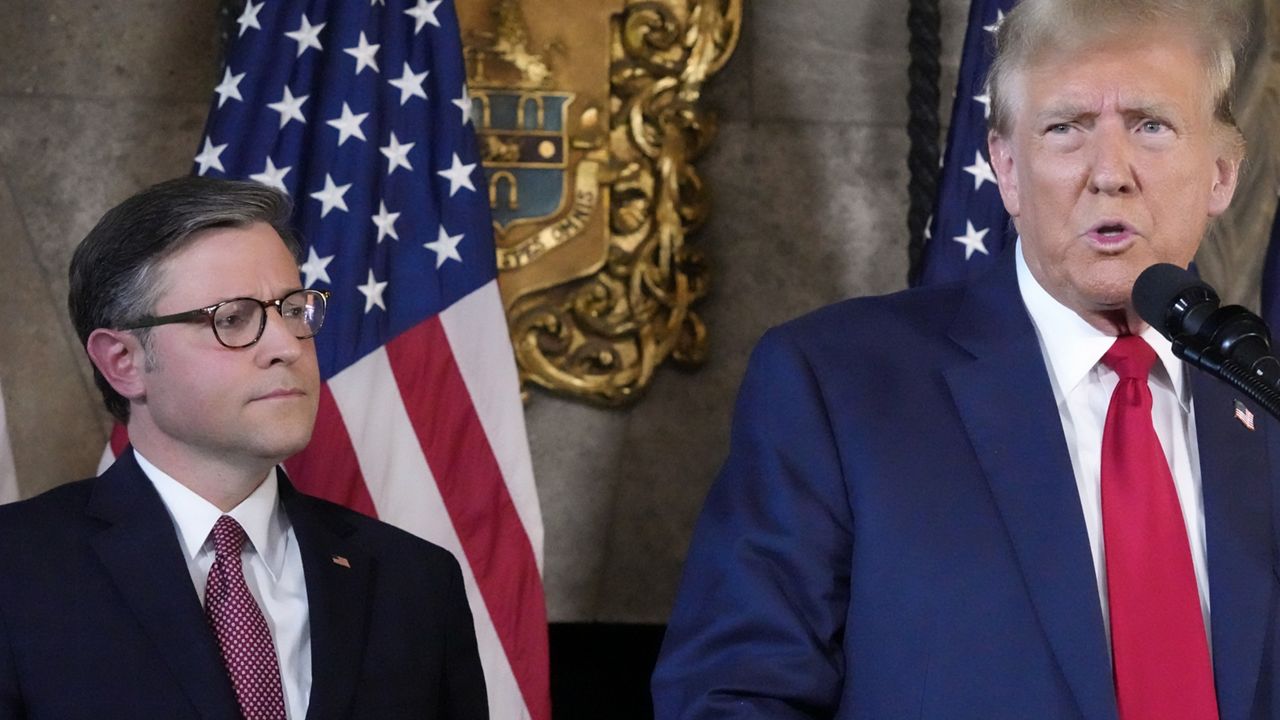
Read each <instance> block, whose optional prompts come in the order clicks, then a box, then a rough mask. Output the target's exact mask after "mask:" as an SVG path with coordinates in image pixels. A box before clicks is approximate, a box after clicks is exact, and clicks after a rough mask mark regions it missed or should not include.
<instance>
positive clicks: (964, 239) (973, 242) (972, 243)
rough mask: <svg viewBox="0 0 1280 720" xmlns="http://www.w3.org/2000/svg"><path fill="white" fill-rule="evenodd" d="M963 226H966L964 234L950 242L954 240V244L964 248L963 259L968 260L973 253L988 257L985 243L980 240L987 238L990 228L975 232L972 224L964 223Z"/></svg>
mask: <svg viewBox="0 0 1280 720" xmlns="http://www.w3.org/2000/svg"><path fill="white" fill-rule="evenodd" d="M965 224H966V225H967V226H968V229H967V230H966V231H965V234H964V235H957V236H956V237H954V238H952V240H955V241H956V242H958V243H960V244H961V245H963V246H964V259H965V260H968V259H969V258H970V257H972V256H973V253H974V252H980V253H982V254H983V255H988V254H989V253H988V252H987V246H986V244H985V243H983V242H982V238H984V237H986V236H987V232H988V231H989V230H990V228H982V229H981V230H975V229H974V228H973V223H972V222H966V223H965Z"/></svg>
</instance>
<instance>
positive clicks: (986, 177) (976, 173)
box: [964, 152, 996, 190]
mask: <svg viewBox="0 0 1280 720" xmlns="http://www.w3.org/2000/svg"><path fill="white" fill-rule="evenodd" d="M964 171H965V172H967V173H969V174H970V175H972V176H973V189H974V190H977V189H978V188H980V187H982V183H984V182H990V183H991V184H992V185H995V184H996V176H995V173H993V172H992V171H991V163H989V162H987V161H986V160H984V159H983V158H982V153H981V152H975V153H974V154H973V164H972V165H966V166H965V168H964Z"/></svg>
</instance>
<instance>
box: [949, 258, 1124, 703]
mask: <svg viewBox="0 0 1280 720" xmlns="http://www.w3.org/2000/svg"><path fill="white" fill-rule="evenodd" d="M951 337H952V338H953V339H954V340H955V341H956V342H957V343H959V344H960V345H961V346H962V347H964V348H965V349H967V350H968V351H969V352H970V353H971V354H972V355H973V356H974V359H973V360H972V361H971V362H968V363H961V364H959V365H956V366H955V367H952V368H950V369H949V370H948V371H946V372H945V376H946V380H947V383H948V385H949V386H950V389H951V392H952V395H953V397H954V399H955V402H956V406H957V409H958V411H959V413H960V417H961V420H962V421H963V423H964V426H965V429H966V430H967V432H968V434H969V438H970V441H971V442H972V443H973V447H974V450H975V452H976V453H977V457H978V461H979V463H980V464H981V466H982V469H983V471H984V473H985V474H986V477H987V481H988V483H989V485H990V488H991V493H992V496H993V497H994V499H995V502H996V505H997V507H998V508H999V511H1000V516H1001V518H1002V519H1003V521H1004V524H1005V527H1006V529H1007V530H1008V532H1009V536H1010V539H1011V541H1012V543H1013V547H1014V550H1015V554H1016V556H1017V559H1018V564H1019V566H1020V567H1021V569H1022V575H1023V579H1024V581H1025V582H1026V586H1027V591H1028V593H1029V594H1030V596H1031V600H1032V603H1033V605H1034V607H1035V609H1036V613H1037V615H1038V617H1039V619H1040V624H1041V627H1042V628H1043V629H1044V633H1045V636H1046V637H1047V638H1048V641H1049V645H1050V647H1051V648H1052V649H1053V653H1054V656H1055V657H1056V658H1057V661H1058V665H1059V667H1060V668H1061V670H1062V673H1063V676H1064V677H1065V678H1066V682H1067V685H1068V686H1069V687H1070V688H1071V692H1072V694H1073V695H1074V696H1075V699H1076V702H1077V703H1078V705H1079V706H1080V710H1081V713H1082V714H1083V716H1084V717H1088V718H1116V717H1117V711H1116V704H1115V691H1114V688H1113V685H1112V681H1111V665H1110V661H1109V656H1108V652H1107V645H1106V635H1105V633H1104V631H1103V625H1102V610H1101V607H1100V604H1099V601H1098V592H1097V576H1096V575H1095V573H1094V567H1093V559H1092V557H1091V555H1090V551H1089V538H1088V533H1087V531H1086V530H1085V525H1084V515H1083V513H1082V511H1081V508H1080V494H1079V491H1078V490H1077V488H1076V483H1075V479H1074V474H1073V472H1072V469H1071V460H1070V457H1069V455H1068V453H1067V446H1066V441H1065V439H1064V436H1063V434H1062V425H1061V423H1060V422H1059V419H1058V410H1057V406H1056V404H1055V402H1054V398H1053V389H1052V387H1051V386H1050V383H1049V376H1048V371H1047V370H1046V368H1045V365H1044V359H1043V356H1042V354H1041V351H1040V345H1039V342H1038V341H1037V339H1036V335H1035V329H1034V327H1033V326H1032V324H1031V320H1030V318H1029V317H1028V316H1027V314H1026V311H1025V310H1024V308H1023V305H1022V301H1021V297H1020V295H1019V293H1018V289H1017V276H1016V271H1015V266H1014V262H1013V253H1012V252H1007V253H1005V257H1003V258H1002V259H1001V262H1000V264H999V265H998V266H997V267H996V268H995V269H994V270H993V271H992V272H991V273H990V274H989V275H988V276H987V278H986V279H985V281H984V282H980V283H976V284H974V285H973V286H971V288H970V290H969V291H968V293H967V295H966V297H965V300H964V302H963V304H962V305H961V307H960V309H959V312H958V314H957V317H956V321H955V324H954V325H953V327H952V332H951Z"/></svg>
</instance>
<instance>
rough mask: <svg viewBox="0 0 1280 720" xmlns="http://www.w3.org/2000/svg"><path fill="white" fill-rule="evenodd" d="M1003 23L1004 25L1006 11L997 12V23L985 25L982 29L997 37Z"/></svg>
mask: <svg viewBox="0 0 1280 720" xmlns="http://www.w3.org/2000/svg"><path fill="white" fill-rule="evenodd" d="M1002 23H1004V11H1003V10H997V11H996V21H995V22H994V23H991V24H990V25H983V26H982V29H983V30H986V31H987V32H989V33H991V34H992V35H995V34H996V33H997V32H998V31H999V30H1000V25H1001V24H1002Z"/></svg>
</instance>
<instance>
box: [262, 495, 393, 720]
mask: <svg viewBox="0 0 1280 720" xmlns="http://www.w3.org/2000/svg"><path fill="white" fill-rule="evenodd" d="M280 500H281V502H282V503H284V508H285V512H286V513H288V515H289V522H290V524H292V525H293V531H294V534H295V535H296V536H297V538H298V548H299V550H300V551H301V553H302V569H303V573H304V574H305V576H306V583H307V605H308V608H309V613H310V626H311V699H310V702H309V706H308V710H307V718H308V720H320V719H321V718H332V717H345V716H346V715H347V714H348V709H349V708H350V706H351V702H352V699H353V697H354V694H355V689H356V683H357V681H358V680H359V674H360V670H361V667H362V666H363V658H364V649H365V644H366V643H365V637H366V635H367V633H368V617H369V605H370V601H371V597H372V587H373V578H374V567H373V562H374V561H373V558H372V556H370V555H368V554H366V553H365V552H364V551H363V550H361V549H360V548H359V547H357V546H356V545H355V544H354V543H353V542H352V541H351V540H352V538H351V536H352V534H353V533H354V532H355V529H354V528H353V527H352V526H350V525H348V524H347V523H345V522H343V521H342V520H341V519H340V518H338V517H337V516H334V515H325V514H322V513H321V512H320V509H319V508H318V507H317V506H316V505H314V504H313V503H314V502H316V501H314V500H313V499H312V498H308V497H305V496H303V495H300V494H299V493H298V492H297V491H296V490H294V489H293V486H292V485H291V484H290V483H289V481H288V478H286V477H285V476H284V471H283V470H281V471H280Z"/></svg>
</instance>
